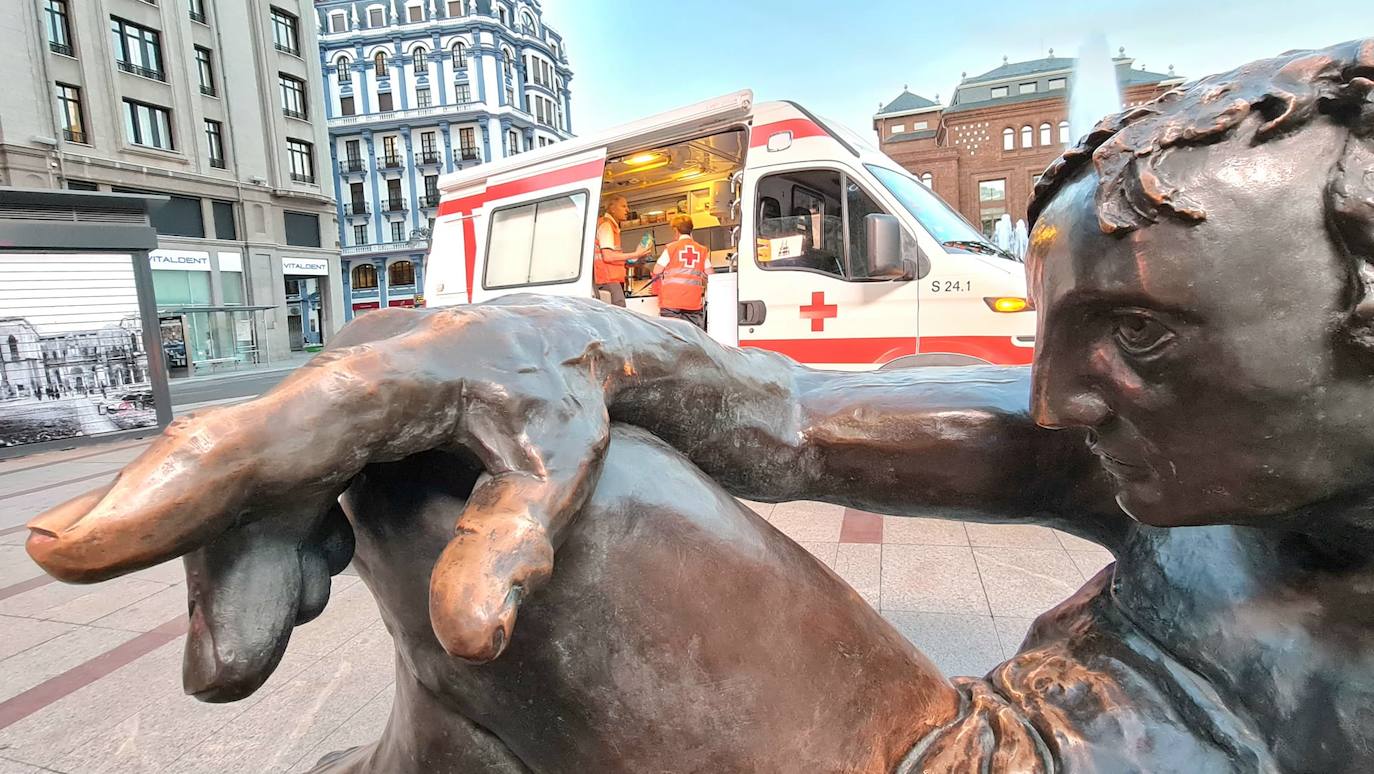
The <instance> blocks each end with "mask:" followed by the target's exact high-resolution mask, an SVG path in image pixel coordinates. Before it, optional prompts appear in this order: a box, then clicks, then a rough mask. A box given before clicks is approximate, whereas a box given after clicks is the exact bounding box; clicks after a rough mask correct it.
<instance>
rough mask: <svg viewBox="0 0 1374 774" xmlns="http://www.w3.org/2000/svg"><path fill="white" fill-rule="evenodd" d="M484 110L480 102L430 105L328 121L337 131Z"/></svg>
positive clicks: (341, 117) (339, 117)
mask: <svg viewBox="0 0 1374 774" xmlns="http://www.w3.org/2000/svg"><path fill="white" fill-rule="evenodd" d="M483 109H485V106H484V105H483V104H482V103H481V102H469V103H465V104H463V105H461V106H458V107H456V108H455V106H453V105H431V106H430V107H423V108H410V109H409V110H388V111H386V112H382V113H362V114H359V115H353V116H337V117H335V118H331V119H329V128H330V129H338V128H342V127H347V126H358V125H360V124H380V123H386V122H389V121H397V122H400V121H416V120H418V119H422V118H439V117H444V118H449V119H450V120H452V118H451V117H452V116H453V114H454V113H455V112H460V113H463V112H477V111H480V110H483Z"/></svg>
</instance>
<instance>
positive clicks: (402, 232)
mask: <svg viewBox="0 0 1374 774" xmlns="http://www.w3.org/2000/svg"><path fill="white" fill-rule="evenodd" d="M391 241H393V242H404V241H406V224H405V221H400V220H393V221H391Z"/></svg>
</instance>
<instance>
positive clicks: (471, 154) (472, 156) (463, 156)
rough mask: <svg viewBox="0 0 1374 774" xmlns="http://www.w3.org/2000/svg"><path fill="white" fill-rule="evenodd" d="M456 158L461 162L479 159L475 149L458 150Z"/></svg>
mask: <svg viewBox="0 0 1374 774" xmlns="http://www.w3.org/2000/svg"><path fill="white" fill-rule="evenodd" d="M458 158H459V159H460V160H462V161H477V160H478V159H480V158H481V156H480V155H478V153H477V149H476V148H459V149H458Z"/></svg>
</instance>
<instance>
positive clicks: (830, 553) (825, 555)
mask: <svg viewBox="0 0 1374 774" xmlns="http://www.w3.org/2000/svg"><path fill="white" fill-rule="evenodd" d="M797 545H799V546H801V547H802V548H805V549H806V550H807V551H810V552H811V555H812V556H814V557H816V558H817V559H819V560H821V563H822V564H824V565H825V566H826V567H829V568H830V569H832V570H833V569H835V555H836V553H837V551H838V550H839V547H840V544H839V543H816V542H812V541H805V542H803V541H797Z"/></svg>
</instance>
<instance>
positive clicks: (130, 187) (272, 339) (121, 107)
mask: <svg viewBox="0 0 1374 774" xmlns="http://www.w3.org/2000/svg"><path fill="white" fill-rule="evenodd" d="M14 6H15V7H14V8H12V9H11V10H12V12H11V13H7V14H5V15H4V17H5V18H4V20H3V21H0V62H3V64H4V66H5V67H7V68H8V70H7V71H8V72H11V73H19V74H23V77H20V78H17V79H16V80H15V82H13V83H12V84H11V85H10V86H9V87H8V91H7V93H6V96H5V97H4V99H3V104H4V108H3V109H0V184H5V185H15V186H21V187H49V188H58V187H66V188H72V189H82V190H102V191H113V192H132V193H157V194H163V195H165V196H168V197H170V198H169V201H168V202H167V204H165V205H164V206H163V207H161V208H160V210H158V211H157V212H156V213H155V214H154V216H153V220H154V225H155V226H156V227H157V230H158V234H159V249H158V250H156V251H154V252H153V253H152V255H151V256H150V258H149V260H150V263H151V264H152V269H153V275H154V279H155V287H156V297H157V303H158V307H159V314H160V315H161V316H162V317H163V325H164V338H165V339H167V340H168V341H169V344H168V345H167V349H168V352H167V353H166V360H167V364H168V366H169V368H170V369H171V373H172V375H173V376H179V375H189V374H195V373H201V372H205V371H210V370H218V369H221V368H230V367H232V368H239V367H252V366H255V365H263V364H267V363H272V362H280V361H283V360H289V359H290V358H291V357H292V352H293V350H303V349H306V348H307V347H308V346H309V344H311V343H312V342H313V343H320V342H322V341H323V339H324V337H325V336H326V335H328V333H329V332H330V331H333V330H334V329H336V328H337V327H339V326H341V325H342V324H343V321H344V314H343V298H342V286H343V281H342V280H343V276H342V272H341V269H340V264H339V254H338V250H337V245H336V243H335V241H334V235H335V234H336V233H337V225H336V223H335V220H334V217H335V211H336V208H335V206H334V189H333V183H334V177H333V175H332V174H330V169H329V167H328V166H327V165H328V163H329V158H330V153H329V152H328V134H327V129H326V125H325V116H324V108H323V100H322V99H321V98H320V94H319V89H318V88H317V86H316V85H317V84H319V83H320V80H321V78H322V74H321V72H320V64H319V58H318V57H317V56H316V54H315V52H316V50H317V41H316V31H315V24H314V16H313V8H312V6H311V4H310V2H309V0H213V1H212V0H161V2H152V0H79V1H78V0H15V3H14ZM297 89H299V91H297ZM293 285H294V286H295V287H297V288H300V287H308V288H309V289H310V292H309V293H306V294H305V296H304V298H302V296H300V295H297V296H296V297H295V298H294V300H293V298H292V297H291V296H289V294H288V291H289V290H290V289H291V287H292V286H293ZM312 304H313V306H312ZM178 347H180V349H181V352H180V355H177V352H176V350H177V349H178Z"/></svg>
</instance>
